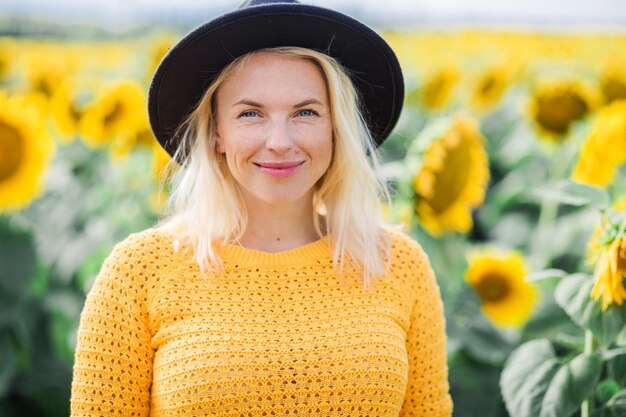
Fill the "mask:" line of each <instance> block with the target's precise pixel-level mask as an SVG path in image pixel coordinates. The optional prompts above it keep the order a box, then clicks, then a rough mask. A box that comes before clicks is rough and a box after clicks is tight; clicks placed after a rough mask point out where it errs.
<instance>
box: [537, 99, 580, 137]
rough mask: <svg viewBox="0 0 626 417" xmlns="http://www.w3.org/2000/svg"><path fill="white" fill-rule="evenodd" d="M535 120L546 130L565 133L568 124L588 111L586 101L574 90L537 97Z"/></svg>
mask: <svg viewBox="0 0 626 417" xmlns="http://www.w3.org/2000/svg"><path fill="white" fill-rule="evenodd" d="M537 104H538V111H537V122H538V123H539V124H540V125H541V126H543V127H544V128H545V129H546V130H548V131H550V132H553V133H557V134H565V133H567V130H568V129H569V125H570V124H571V123H572V122H573V121H574V120H577V119H580V118H582V117H583V116H584V115H585V114H586V113H587V111H588V106H587V102H586V101H585V100H584V99H583V98H582V97H581V96H580V95H579V94H577V93H576V92H574V91H565V92H563V93H560V94H558V95H555V96H551V97H540V98H539V99H538V102H537Z"/></svg>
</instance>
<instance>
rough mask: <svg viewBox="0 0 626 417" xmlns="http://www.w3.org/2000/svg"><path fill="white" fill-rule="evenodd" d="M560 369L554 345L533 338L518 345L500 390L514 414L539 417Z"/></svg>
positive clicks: (509, 362)
mask: <svg viewBox="0 0 626 417" xmlns="http://www.w3.org/2000/svg"><path fill="white" fill-rule="evenodd" d="M558 371H559V361H558V360H557V358H556V356H555V354H554V350H553V349H552V345H551V344H550V342H548V341H547V340H546V339H538V340H532V341H530V342H527V343H524V344H523V345H521V346H520V347H519V348H517V349H516V350H515V351H513V353H511V356H509V359H508V360H507V364H506V365H505V367H504V370H503V371H502V376H501V378H500V390H501V391H502V396H503V398H504V402H505V404H506V408H507V410H508V411H509V414H511V416H512V417H537V416H538V415H539V413H540V412H541V403H542V401H543V396H544V394H545V392H546V391H547V389H548V387H549V384H550V381H551V380H552V378H553V377H554V375H555V374H556V373H557V372H558Z"/></svg>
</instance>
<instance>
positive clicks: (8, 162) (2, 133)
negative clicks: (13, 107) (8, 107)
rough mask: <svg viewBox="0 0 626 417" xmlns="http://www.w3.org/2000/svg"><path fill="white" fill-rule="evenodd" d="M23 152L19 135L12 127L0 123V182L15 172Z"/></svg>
mask: <svg viewBox="0 0 626 417" xmlns="http://www.w3.org/2000/svg"><path fill="white" fill-rule="evenodd" d="M23 152H24V151H23V142H22V136H21V135H20V133H19V132H18V131H17V130H15V128H13V127H12V126H9V125H6V124H4V123H2V122H0V181H2V180H4V179H5V178H8V177H10V176H11V175H13V173H14V172H15V171H17V169H18V167H19V166H20V162H21V161H22V153H23Z"/></svg>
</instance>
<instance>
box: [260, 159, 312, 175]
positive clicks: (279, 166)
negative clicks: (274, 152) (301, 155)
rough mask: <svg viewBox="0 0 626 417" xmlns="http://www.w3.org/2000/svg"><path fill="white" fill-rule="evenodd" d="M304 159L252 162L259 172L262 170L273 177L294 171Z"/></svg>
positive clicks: (290, 173)
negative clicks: (297, 160) (296, 160)
mask: <svg viewBox="0 0 626 417" xmlns="http://www.w3.org/2000/svg"><path fill="white" fill-rule="evenodd" d="M303 164H304V161H299V162H261V163H256V162H255V163H254V165H256V166H257V167H259V169H260V170H261V172H264V173H266V174H268V175H270V176H272V177H275V178H286V177H289V176H291V175H292V174H294V173H296V172H297V171H298V170H299V169H300V167H301V166H302V165H303Z"/></svg>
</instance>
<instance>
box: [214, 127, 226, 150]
mask: <svg viewBox="0 0 626 417" xmlns="http://www.w3.org/2000/svg"><path fill="white" fill-rule="evenodd" d="M215 152H217V153H224V152H225V151H224V141H223V140H222V137H221V136H220V133H219V132H218V131H216V132H215Z"/></svg>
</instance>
